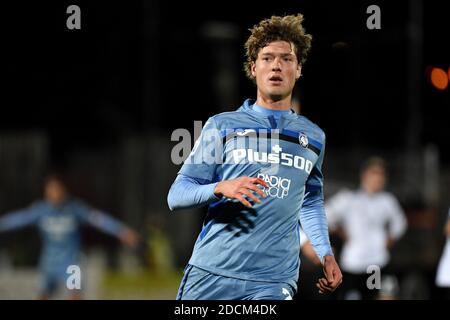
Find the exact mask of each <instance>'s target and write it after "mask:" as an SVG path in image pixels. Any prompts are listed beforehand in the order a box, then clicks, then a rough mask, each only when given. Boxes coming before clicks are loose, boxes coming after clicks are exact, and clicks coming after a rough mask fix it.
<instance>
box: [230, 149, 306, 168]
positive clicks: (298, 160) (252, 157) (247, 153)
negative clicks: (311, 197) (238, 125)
mask: <svg viewBox="0 0 450 320" xmlns="http://www.w3.org/2000/svg"><path fill="white" fill-rule="evenodd" d="M232 154H233V161H234V163H240V162H241V161H242V160H247V161H248V162H263V163H273V164H280V165H283V166H287V167H294V168H296V169H299V170H305V171H306V173H308V174H309V173H311V170H312V168H313V164H312V162H311V161H310V160H307V159H305V158H303V157H300V156H294V155H292V154H290V153H284V152H282V153H274V152H273V153H267V152H258V151H255V150H253V149H236V150H233V152H232Z"/></svg>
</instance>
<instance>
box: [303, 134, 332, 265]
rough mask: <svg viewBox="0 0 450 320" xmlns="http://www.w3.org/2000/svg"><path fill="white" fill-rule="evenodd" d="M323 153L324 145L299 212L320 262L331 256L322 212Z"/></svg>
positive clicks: (326, 225)
mask: <svg viewBox="0 0 450 320" xmlns="http://www.w3.org/2000/svg"><path fill="white" fill-rule="evenodd" d="M324 153H325V143H324V144H323V147H322V150H321V152H320V155H319V158H318V160H317V162H316V164H315V166H314V168H313V169H312V170H311V173H310V175H309V177H308V179H307V181H306V185H305V196H304V199H303V205H302V208H301V211H300V224H301V226H302V228H303V230H304V231H305V233H306V236H307V237H308V239H309V240H310V242H311V244H312V246H313V248H314V250H315V251H316V254H317V256H318V257H319V258H320V261H322V262H323V258H324V256H328V255H333V251H332V249H331V245H330V238H329V234H328V224H327V218H326V215H325V210H324V197H323V174H322V164H323V158H324Z"/></svg>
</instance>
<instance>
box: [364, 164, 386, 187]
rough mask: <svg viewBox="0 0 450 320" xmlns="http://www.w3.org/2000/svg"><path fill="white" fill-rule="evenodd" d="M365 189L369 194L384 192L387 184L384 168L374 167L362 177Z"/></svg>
mask: <svg viewBox="0 0 450 320" xmlns="http://www.w3.org/2000/svg"><path fill="white" fill-rule="evenodd" d="M362 184H363V187H364V188H365V189H366V190H367V191H369V192H374V193H375V192H378V191H381V190H383V188H384V186H385V184H386V173H385V171H384V169H383V168H381V167H377V166H373V167H370V168H368V169H366V171H364V173H363V175H362Z"/></svg>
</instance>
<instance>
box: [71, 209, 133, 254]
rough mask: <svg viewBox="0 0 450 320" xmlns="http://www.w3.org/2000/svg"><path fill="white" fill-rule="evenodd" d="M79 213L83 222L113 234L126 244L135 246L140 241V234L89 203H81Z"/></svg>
mask: <svg viewBox="0 0 450 320" xmlns="http://www.w3.org/2000/svg"><path fill="white" fill-rule="evenodd" d="M79 209H80V210H79V214H80V217H81V219H82V220H83V222H85V223H87V224H89V225H91V226H93V227H94V228H96V229H98V230H100V231H103V232H105V233H107V234H109V235H112V236H114V237H116V238H118V239H120V241H121V242H122V243H124V244H125V245H128V246H130V247H135V246H136V245H137V243H138V242H139V236H138V234H137V233H136V232H135V231H134V230H133V229H131V228H130V227H128V226H126V225H125V224H123V223H122V222H120V221H119V220H117V219H115V218H114V217H112V216H111V215H110V214H108V213H106V212H103V211H100V210H98V209H94V208H91V207H89V206H87V205H80V208H79Z"/></svg>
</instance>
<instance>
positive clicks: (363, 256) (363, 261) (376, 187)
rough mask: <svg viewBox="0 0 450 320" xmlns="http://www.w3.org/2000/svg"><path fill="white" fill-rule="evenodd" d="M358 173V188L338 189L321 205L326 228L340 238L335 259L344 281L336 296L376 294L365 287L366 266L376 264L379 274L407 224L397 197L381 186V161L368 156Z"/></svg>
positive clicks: (383, 182)
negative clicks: (326, 224)
mask: <svg viewBox="0 0 450 320" xmlns="http://www.w3.org/2000/svg"><path fill="white" fill-rule="evenodd" d="M360 177H361V180H360V183H361V184H360V188H359V189H358V190H355V191H350V190H343V191H340V192H338V193H337V194H336V195H335V196H333V197H332V198H331V199H329V200H328V201H327V202H326V206H325V208H326V213H327V216H328V222H329V224H330V232H337V234H339V235H340V236H341V237H342V238H343V241H344V245H343V248H342V252H341V256H340V260H339V262H340V264H341V266H342V270H343V272H344V278H345V284H344V285H343V286H342V288H340V290H339V293H338V295H339V298H340V299H364V300H366V299H375V298H376V297H377V294H378V290H376V289H372V290H370V289H369V288H368V287H367V279H368V277H369V276H370V273H367V268H368V267H369V266H371V265H375V266H378V267H379V268H381V276H382V277H383V274H384V273H385V271H386V270H385V269H383V268H385V267H386V266H387V265H388V263H389V261H390V255H389V249H391V248H392V246H393V244H394V243H395V241H396V240H398V239H399V238H400V237H401V236H402V235H403V234H404V232H405V230H406V227H407V222H406V218H405V215H404V212H403V210H402V208H401V206H400V204H399V203H398V201H397V199H396V198H395V196H394V195H392V194H391V193H388V192H386V191H384V190H383V189H384V187H385V185H386V179H387V177H386V163H385V161H384V160H383V159H381V158H378V157H372V158H369V159H368V160H367V161H366V162H365V163H364V164H363V166H362V169H361V176H360ZM390 277H392V276H391V275H390ZM390 279H391V278H390Z"/></svg>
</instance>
